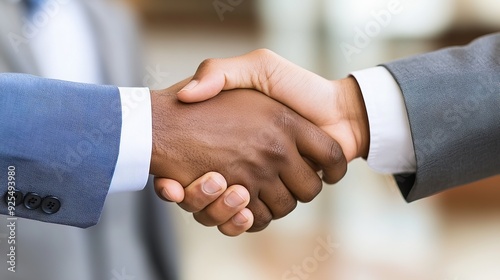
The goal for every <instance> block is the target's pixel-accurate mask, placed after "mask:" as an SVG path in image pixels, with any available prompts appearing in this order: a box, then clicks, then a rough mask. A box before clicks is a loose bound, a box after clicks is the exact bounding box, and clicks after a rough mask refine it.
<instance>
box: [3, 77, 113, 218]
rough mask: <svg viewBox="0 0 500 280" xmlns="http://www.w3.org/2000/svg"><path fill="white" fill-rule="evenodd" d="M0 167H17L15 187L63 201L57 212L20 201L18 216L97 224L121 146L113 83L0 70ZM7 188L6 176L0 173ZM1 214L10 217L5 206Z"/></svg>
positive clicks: (22, 190) (16, 212)
mask: <svg viewBox="0 0 500 280" xmlns="http://www.w3.org/2000/svg"><path fill="white" fill-rule="evenodd" d="M0 84H1V85H2V91H1V92H0V104H8V105H9V106H4V107H3V108H2V109H1V110H0V120H2V122H1V123H0V139H2V145H1V146H0V170H4V171H5V172H7V171H6V170H8V167H9V166H13V167H15V168H16V176H15V183H16V188H17V189H18V190H19V191H21V192H22V193H24V194H26V193H31V192H32V193H36V194H38V195H39V196H40V197H47V196H55V197H57V198H59V199H60V200H61V208H60V209H59V211H58V212H57V213H54V214H46V213H44V212H43V211H41V209H33V210H31V209H27V208H26V207H23V206H21V205H19V206H18V207H16V210H15V215H16V216H17V217H24V218H29V219H34V220H39V221H44V222H51V223H59V224H66V225H73V226H78V227H88V226H91V225H95V224H97V221H98V220H99V217H100V215H101V211H102V207H103V205H104V201H105V199H106V196H107V194H108V189H109V185H110V182H111V178H112V177H113V172H114V167H115V165H116V160H117V157H118V150H119V147H120V130H121V108H120V95H119V92H118V88H117V87H112V86H96V85H85V84H78V83H70V82H63V81H57V80H50V79H42V78H38V77H35V76H30V75H23V74H0ZM0 186H2V193H6V191H7V190H6V189H5V190H3V187H7V176H1V177H0ZM0 213H2V214H8V213H7V207H6V205H5V204H2V207H0Z"/></svg>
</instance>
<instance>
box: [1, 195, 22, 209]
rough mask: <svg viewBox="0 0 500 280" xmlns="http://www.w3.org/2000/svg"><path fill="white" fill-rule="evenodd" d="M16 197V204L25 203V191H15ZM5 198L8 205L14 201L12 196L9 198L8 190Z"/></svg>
mask: <svg viewBox="0 0 500 280" xmlns="http://www.w3.org/2000/svg"><path fill="white" fill-rule="evenodd" d="M14 198H15V199H16V200H15V201H16V206H19V205H21V204H22V203H23V198H24V196H23V193H22V192H20V191H15V192H14ZM4 199H5V203H6V204H7V205H8V204H9V201H11V202H12V201H14V200H13V199H12V198H9V192H6V193H5V196H4Z"/></svg>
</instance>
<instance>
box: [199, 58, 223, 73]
mask: <svg viewBox="0 0 500 280" xmlns="http://www.w3.org/2000/svg"><path fill="white" fill-rule="evenodd" d="M217 61H218V59H216V58H207V59H205V60H203V61H202V62H201V63H200V66H198V71H200V70H208V69H210V68H212V67H215V66H216V64H217Z"/></svg>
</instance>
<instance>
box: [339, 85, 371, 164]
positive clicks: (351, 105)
mask: <svg viewBox="0 0 500 280" xmlns="http://www.w3.org/2000/svg"><path fill="white" fill-rule="evenodd" d="M334 84H335V88H336V91H337V93H338V97H339V98H338V102H340V103H341V105H339V108H341V110H343V118H344V121H345V122H346V123H348V125H349V127H350V130H351V132H352V135H353V137H352V141H353V143H351V145H352V146H353V149H352V150H353V152H352V154H351V155H350V156H348V161H351V160H353V159H355V158H358V157H361V158H365V159H366V158H367V157H368V151H369V148H370V126H369V122H368V114H367V112H366V107H365V102H364V99H363V94H362V93H361V88H360V87H359V85H358V82H357V81H356V79H355V78H354V77H352V76H349V77H347V78H344V79H340V80H337V81H334Z"/></svg>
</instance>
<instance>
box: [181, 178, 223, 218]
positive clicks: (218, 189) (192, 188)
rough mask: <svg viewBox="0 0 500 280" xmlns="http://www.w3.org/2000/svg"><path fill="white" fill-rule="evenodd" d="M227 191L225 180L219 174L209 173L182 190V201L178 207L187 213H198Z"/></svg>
mask: <svg viewBox="0 0 500 280" xmlns="http://www.w3.org/2000/svg"><path fill="white" fill-rule="evenodd" d="M226 189H227V183H226V179H224V176H222V175H221V174H219V173H216V172H209V173H207V174H205V175H203V176H202V177H200V178H198V179H197V180H196V181H194V182H193V183H191V184H190V185H189V186H188V187H186V188H185V189H184V200H183V201H182V202H181V203H179V206H180V207H181V208H182V209H184V210H186V211H188V212H199V211H201V210H202V209H203V208H205V207H206V206H207V205H209V204H211V203H212V202H214V201H216V200H217V198H218V197H219V196H220V195H221V194H223V193H224V191H225V190H226Z"/></svg>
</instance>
